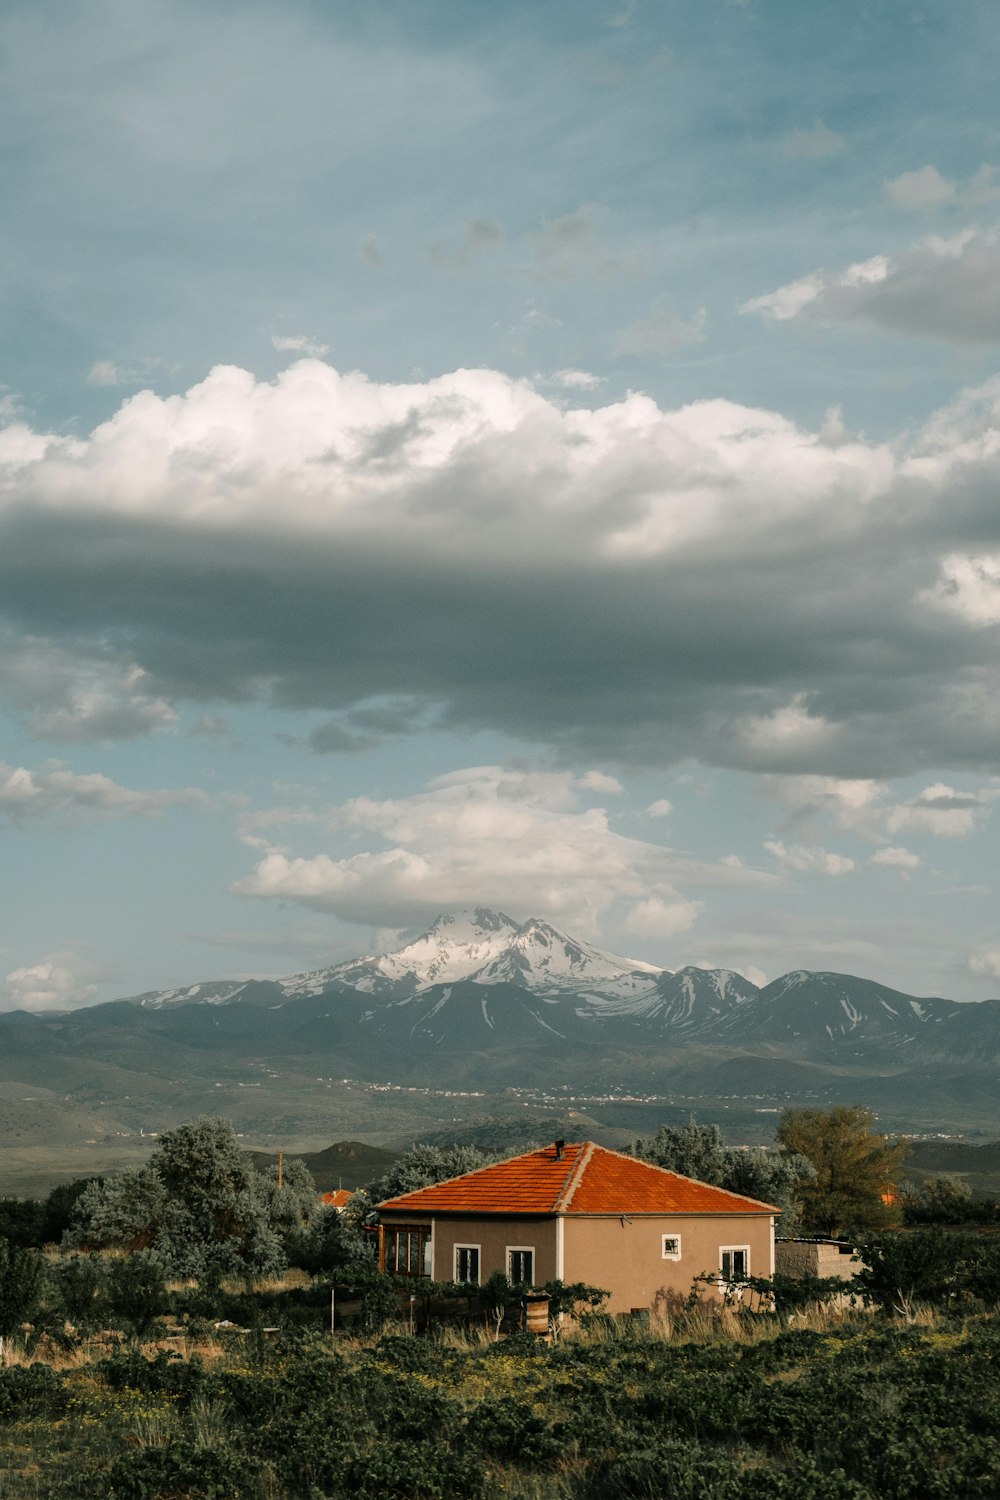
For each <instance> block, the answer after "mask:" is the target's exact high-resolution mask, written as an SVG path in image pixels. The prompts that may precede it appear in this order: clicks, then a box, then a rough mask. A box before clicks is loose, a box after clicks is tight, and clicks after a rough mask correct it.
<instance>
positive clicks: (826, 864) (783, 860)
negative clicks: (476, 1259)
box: [764, 839, 855, 875]
mask: <svg viewBox="0 0 1000 1500" xmlns="http://www.w3.org/2000/svg"><path fill="white" fill-rule="evenodd" d="M764 848H765V849H766V850H767V852H768V853H769V854H773V855H774V857H775V859H776V860H777V861H778V862H779V864H783V865H786V866H787V867H788V869H790V870H798V871H800V872H802V873H806V872H810V873H813V874H817V875H849V874H850V873H851V871H852V870H853V869H854V868H855V864H854V860H853V859H850V858H848V857H847V856H846V855H843V854H831V853H830V852H829V850H827V849H820V848H819V847H818V846H816V845H806V844H783V843H782V842H781V841H780V839H766V840H765V841H764Z"/></svg>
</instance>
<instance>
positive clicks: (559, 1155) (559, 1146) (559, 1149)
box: [556, 1141, 566, 1161]
mask: <svg viewBox="0 0 1000 1500" xmlns="http://www.w3.org/2000/svg"><path fill="white" fill-rule="evenodd" d="M565 1149H566V1142H565V1141H556V1161H562V1159H563V1152H564V1151H565Z"/></svg>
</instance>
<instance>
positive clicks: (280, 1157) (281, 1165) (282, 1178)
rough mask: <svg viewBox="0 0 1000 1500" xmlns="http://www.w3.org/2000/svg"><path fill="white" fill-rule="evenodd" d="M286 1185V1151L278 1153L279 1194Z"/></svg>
mask: <svg viewBox="0 0 1000 1500" xmlns="http://www.w3.org/2000/svg"><path fill="white" fill-rule="evenodd" d="M284 1185H285V1153H284V1151H279V1152H278V1192H279V1193H280V1192H281V1189H282V1188H283V1187H284Z"/></svg>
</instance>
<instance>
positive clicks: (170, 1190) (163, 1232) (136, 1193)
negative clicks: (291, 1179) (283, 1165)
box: [68, 1118, 318, 1281]
mask: <svg viewBox="0 0 1000 1500" xmlns="http://www.w3.org/2000/svg"><path fill="white" fill-rule="evenodd" d="M303 1170H304V1169H303ZM304 1191H305V1186H304V1183H303V1182H302V1181H300V1180H299V1178H298V1176H297V1177H296V1179H295V1186H293V1188H292V1189H290V1192H289V1197H288V1199H287V1200H284V1199H283V1197H282V1195H281V1193H279V1192H278V1190H277V1187H276V1184H274V1183H272V1182H269V1181H268V1180H267V1178H265V1177H264V1176H262V1175H261V1173H259V1172H257V1171H255V1169H254V1167H253V1165H252V1163H251V1162H250V1160H249V1158H248V1157H247V1155H246V1153H245V1152H244V1151H243V1150H242V1149H241V1147H240V1145H239V1143H238V1142H237V1140H236V1136H235V1134H234V1132H233V1129H232V1126H231V1125H229V1124H227V1123H226V1121H224V1120H219V1119H214V1118H207V1119H202V1120H196V1121H195V1122H194V1123H193V1124H191V1125H182V1126H180V1127H179V1128H178V1129H177V1130H171V1131H168V1132H167V1133H166V1134H165V1135H164V1136H162V1137H161V1139H160V1141H159V1143H158V1145H157V1148H156V1150H155V1151H154V1152H153V1155H152V1156H151V1157H150V1160H149V1164H148V1166H146V1167H143V1168H141V1169H131V1170H129V1171H127V1172H122V1173H120V1174H119V1175H118V1176H115V1177H108V1178H105V1179H104V1181H102V1182H96V1183H92V1184H91V1185H90V1186H89V1187H88V1188H86V1189H85V1191H84V1192H83V1194H82V1195H81V1197H80V1199H79V1202H78V1204H77V1215H78V1218H77V1227H76V1228H75V1229H74V1230H73V1231H71V1234H70V1235H69V1236H68V1240H69V1243H70V1245H71V1246H72V1245H77V1246H82V1247H83V1248H86V1249H100V1248H114V1249H122V1250H128V1251H132V1252H137V1251H141V1250H148V1251H150V1252H152V1254H153V1255H154V1256H155V1257H156V1259H157V1260H158V1262H159V1264H160V1266H161V1267H162V1269H163V1271H164V1273H165V1274H166V1275H169V1276H196V1277H198V1278H199V1280H209V1281H210V1280H214V1279H217V1278H218V1277H219V1276H224V1275H228V1274H239V1275H254V1274H265V1273H268V1272H271V1271H275V1270H279V1269H281V1268H282V1267H283V1266H284V1265H285V1264H286V1257H285V1250H284V1246H283V1235H285V1236H287V1233H288V1231H289V1227H290V1226H291V1225H295V1226H297V1227H301V1220H302V1215H303V1211H304V1210H303V1194H304ZM311 1193H312V1197H313V1200H314V1202H315V1203H316V1204H317V1206H318V1199H317V1197H316V1192H315V1188H314V1187H313V1188H312V1189H311Z"/></svg>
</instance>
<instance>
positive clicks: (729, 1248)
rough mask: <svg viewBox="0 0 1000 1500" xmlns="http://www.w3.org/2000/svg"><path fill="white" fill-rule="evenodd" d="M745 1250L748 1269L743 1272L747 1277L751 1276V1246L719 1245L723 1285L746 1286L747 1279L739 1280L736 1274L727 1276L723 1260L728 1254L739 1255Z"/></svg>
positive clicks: (720, 1275) (720, 1274)
mask: <svg viewBox="0 0 1000 1500" xmlns="http://www.w3.org/2000/svg"><path fill="white" fill-rule="evenodd" d="M740 1251H742V1252H743V1254H744V1255H745V1256H746V1269H745V1270H744V1272H743V1276H744V1277H745V1278H749V1276H750V1246H749V1245H720V1246H719V1280H720V1281H721V1282H722V1284H723V1286H745V1285H746V1280H739V1279H737V1277H735V1276H731V1277H730V1276H727V1275H726V1272H725V1267H724V1265H723V1262H724V1260H725V1257H726V1256H727V1255H737V1254H739V1253H740Z"/></svg>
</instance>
